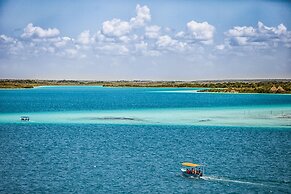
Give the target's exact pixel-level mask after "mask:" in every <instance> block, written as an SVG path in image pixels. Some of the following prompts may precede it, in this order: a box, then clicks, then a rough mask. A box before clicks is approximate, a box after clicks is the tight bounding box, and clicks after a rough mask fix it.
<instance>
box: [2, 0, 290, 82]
mask: <svg viewBox="0 0 291 194" xmlns="http://www.w3.org/2000/svg"><path fill="white" fill-rule="evenodd" d="M290 29H291V1H287V0H286V1H283V0H282V1H280V0H277V1H271V0H252V1H251V0H244V1H240V0H235V1H233V0H225V1H223V0H222V1H218V0H217V1H215V0H200V1H199V0H197V1H194V0H140V1H137V0H119V1H118V0H104V1H102V0H99V1H98V0H83V1H81V0H50V1H48V0H47V1H39V0H0V79H80V80H212V79H215V80H217V79H218V80H222V79H275V78H291V30H290Z"/></svg>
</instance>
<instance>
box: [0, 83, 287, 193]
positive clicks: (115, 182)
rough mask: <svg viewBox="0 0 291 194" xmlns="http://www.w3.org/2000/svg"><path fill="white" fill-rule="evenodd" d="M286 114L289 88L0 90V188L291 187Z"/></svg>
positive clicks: (283, 190) (227, 189)
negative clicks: (186, 170)
mask: <svg viewBox="0 0 291 194" xmlns="http://www.w3.org/2000/svg"><path fill="white" fill-rule="evenodd" d="M290 112H291V96H290V95H272V94H211V93H197V92H195V89H169V88H102V87H41V88H35V89H28V90H1V91H0V138H1V140H0V148H1V149H0V156H1V157H0V166H1V171H0V173H1V174H0V176H1V178H0V179H1V180H0V192H1V193H42V192H50V193H72V192H75V193H98V192H99V193H104V192H110V193H122V192H124V193H180V192H181V193H197V191H199V192H202V193H216V192H217V193H249V192H254V193H257V192H259V193H264V192H275V193H280V192H281V193H290V192H291V190H290V188H291V172H290V170H289V169H290V164H291V158H290V155H291V152H290V150H291V143H290V142H291V141H290V140H291V132H290V124H291V122H290V117H289V116H290ZM22 115H28V116H30V118H31V121H30V122H21V121H20V120H19V118H20V116H22ZM183 161H191V162H197V163H205V164H207V168H206V174H205V177H204V178H203V179H200V180H195V179H188V178H185V177H182V176H181V174H180V167H181V166H180V163H181V162H183Z"/></svg>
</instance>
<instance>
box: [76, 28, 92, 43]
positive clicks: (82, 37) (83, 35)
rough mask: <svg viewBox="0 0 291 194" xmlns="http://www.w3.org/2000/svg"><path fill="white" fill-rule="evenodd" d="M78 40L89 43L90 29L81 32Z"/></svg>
mask: <svg viewBox="0 0 291 194" xmlns="http://www.w3.org/2000/svg"><path fill="white" fill-rule="evenodd" d="M78 42H79V43H81V44H84V45H86V44H89V43H90V31H89V30H86V31H84V32H81V34H79V36H78Z"/></svg>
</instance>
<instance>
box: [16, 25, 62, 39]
mask: <svg viewBox="0 0 291 194" xmlns="http://www.w3.org/2000/svg"><path fill="white" fill-rule="evenodd" d="M59 34H60V31H59V30H58V29H57V28H48V29H47V30H46V29H43V28H41V27H38V26H33V24H32V23H29V24H28V25H27V26H26V27H25V28H24V32H23V34H22V35H21V37H23V38H30V37H32V38H51V37H56V36H58V35H59Z"/></svg>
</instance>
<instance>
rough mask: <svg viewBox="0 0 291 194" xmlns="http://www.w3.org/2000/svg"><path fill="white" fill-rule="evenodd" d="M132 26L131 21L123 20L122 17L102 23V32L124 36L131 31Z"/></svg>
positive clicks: (108, 34)
mask: <svg viewBox="0 0 291 194" xmlns="http://www.w3.org/2000/svg"><path fill="white" fill-rule="evenodd" d="M130 30H131V26H130V24H129V22H126V21H122V20H120V19H116V18H114V19H112V20H110V21H105V22H103V24H102V33H103V34H105V35H107V36H117V37H119V36H123V35H126V34H128V33H129V32H130Z"/></svg>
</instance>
